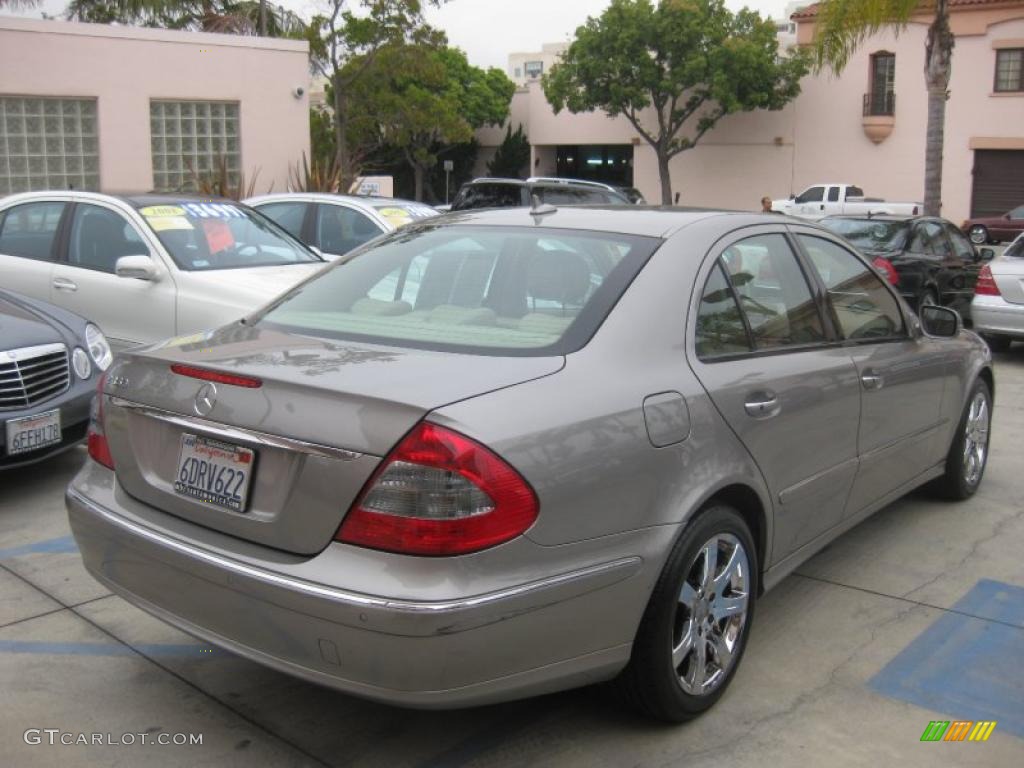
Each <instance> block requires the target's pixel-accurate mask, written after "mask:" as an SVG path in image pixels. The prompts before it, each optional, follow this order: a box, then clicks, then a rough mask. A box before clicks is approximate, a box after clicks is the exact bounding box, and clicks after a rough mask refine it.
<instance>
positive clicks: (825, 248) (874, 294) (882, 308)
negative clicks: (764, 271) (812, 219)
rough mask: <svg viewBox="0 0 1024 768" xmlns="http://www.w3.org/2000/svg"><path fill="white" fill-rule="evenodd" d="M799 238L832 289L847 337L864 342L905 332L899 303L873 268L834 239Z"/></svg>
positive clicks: (819, 272)
mask: <svg viewBox="0 0 1024 768" xmlns="http://www.w3.org/2000/svg"><path fill="white" fill-rule="evenodd" d="M799 237H800V242H801V244H802V245H803V247H804V249H805V250H806V251H807V255H808V256H809V257H810V259H811V263H812V264H813V265H814V269H815V270H816V271H817V272H818V275H820V277H821V280H822V282H823V283H824V284H825V287H826V289H827V290H828V297H829V301H830V303H831V305H832V309H833V312H834V313H835V319H836V321H837V322H838V323H839V328H840V330H841V331H842V333H843V336H845V337H846V338H847V339H852V340H857V341H860V340H873V339H885V338H892V337H896V336H902V335H903V315H902V313H901V312H900V308H899V304H898V303H897V302H896V299H895V298H893V295H892V294H891V293H889V290H888V289H887V288H886V287H885V285H884V284H883V283H882V280H881V278H880V277H879V276H878V275H877V274H875V272H874V271H873V270H871V269H868V267H867V266H865V264H864V262H862V261H861V260H860V259H858V258H857V257H856V256H854V255H853V254H852V253H850V252H849V251H847V250H846V249H845V248H841V247H839V246H838V245H836V244H835V243H833V242H832V241H830V240H825V239H823V238H820V237H812V236H810V235H799Z"/></svg>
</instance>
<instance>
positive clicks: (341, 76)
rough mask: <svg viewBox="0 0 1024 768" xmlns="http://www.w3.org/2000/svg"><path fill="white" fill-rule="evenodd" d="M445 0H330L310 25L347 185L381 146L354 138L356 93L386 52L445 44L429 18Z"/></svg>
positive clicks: (316, 66) (312, 46) (345, 186)
mask: <svg viewBox="0 0 1024 768" xmlns="http://www.w3.org/2000/svg"><path fill="white" fill-rule="evenodd" d="M443 2H445V0H327V10H326V12H325V13H321V14H317V15H316V16H314V17H313V18H312V20H311V21H310V24H309V26H308V27H307V39H308V40H309V44H310V58H311V61H312V64H313V67H314V69H315V70H316V71H318V72H320V73H321V74H322V75H323V76H324V77H326V78H327V79H328V80H329V81H330V84H331V94H332V97H333V98H332V107H333V111H334V135H335V150H336V152H337V164H338V166H339V167H340V168H341V174H342V188H343V189H348V187H349V186H351V184H352V182H353V181H355V179H356V177H357V176H359V175H360V172H361V166H362V163H363V161H364V160H365V159H366V156H367V154H368V153H369V152H371V151H372V150H373V149H374V147H375V146H376V145H375V144H374V143H373V142H371V143H369V144H356V143H354V142H353V141H352V140H351V139H350V137H349V132H350V125H351V122H352V119H353V111H352V107H351V101H350V94H351V93H352V91H353V90H355V89H356V88H357V87H358V86H359V84H360V82H361V81H362V80H363V78H364V77H365V76H366V75H367V73H368V71H369V70H370V68H371V67H372V66H373V65H374V63H375V62H376V60H377V57H378V56H379V55H380V52H381V51H382V50H384V49H387V48H392V47H394V46H404V45H428V46H429V45H439V44H441V43H442V42H443V40H444V35H443V34H442V33H440V32H438V31H437V30H435V29H433V28H432V27H431V26H430V25H428V24H427V23H426V21H424V18H423V7H424V4H425V3H429V4H431V5H440V4H441V3H443Z"/></svg>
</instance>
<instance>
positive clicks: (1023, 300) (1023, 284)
mask: <svg viewBox="0 0 1024 768" xmlns="http://www.w3.org/2000/svg"><path fill="white" fill-rule="evenodd" d="M990 269H991V270H992V277H993V278H994V279H995V281H996V286H998V288H999V293H1001V294H1002V296H1003V298H1004V299H1006V301H1008V302H1010V303H1011V304H1024V258H1016V259H1014V258H1003V259H998V260H996V261H993V262H991V263H990Z"/></svg>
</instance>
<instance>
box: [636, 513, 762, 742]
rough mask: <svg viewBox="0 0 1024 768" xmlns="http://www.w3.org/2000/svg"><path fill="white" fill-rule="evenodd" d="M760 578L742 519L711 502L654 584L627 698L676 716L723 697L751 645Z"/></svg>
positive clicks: (662, 715)
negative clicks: (745, 650)
mask: <svg viewBox="0 0 1024 768" xmlns="http://www.w3.org/2000/svg"><path fill="white" fill-rule="evenodd" d="M757 579H758V564H757V550H756V549H755V547H754V541H753V538H752V537H751V535H750V530H749V528H748V527H747V524H746V523H745V522H744V520H743V518H742V517H741V516H740V514H739V513H738V512H737V511H736V510H734V509H733V508H731V507H728V506H725V505H721V504H715V505H713V506H710V507H708V508H706V509H705V510H704V511H703V512H702V513H701V514H700V515H699V516H698V517H697V518H696V519H695V520H694V521H693V522H692V523H691V524H690V525H689V526H688V527H687V529H686V530H685V531H684V533H683V535H682V536H681V537H680V538H679V540H678V541H677V542H676V544H675V546H674V547H673V549H672V553H671V555H669V558H668V562H667V563H666V564H665V568H664V570H663V571H662V573H661V576H660V577H659V579H658V583H657V584H656V585H655V588H654V592H653V593H652V595H651V599H650V602H649V603H648V605H647V610H646V612H645V613H644V617H643V619H642V621H641V622H640V628H639V629H638V630H637V635H636V639H635V640H634V642H633V655H632V658H631V659H630V662H629V666H628V667H627V668H626V669H625V671H624V672H623V673H622V675H621V677H620V678H619V680H618V684H619V688H620V690H621V691H622V693H623V694H624V696H625V697H626V699H627V700H628V701H630V703H632V704H633V705H634V706H636V707H637V708H639V709H641V710H642V711H644V712H645V713H647V714H648V715H650V716H652V717H655V718H657V719H660V720H667V721H670V722H682V721H684V720H688V719H690V718H692V717H695V716H696V715H699V714H700V713H701V712H703V711H705V710H706V709H708V708H709V707H711V706H712V705H713V704H714V703H715V702H716V701H718V699H719V698H720V697H721V696H722V694H723V693H724V692H725V689H726V687H727V686H728V685H729V683H730V681H731V680H732V677H733V675H734V674H735V672H736V669H737V667H738V666H739V663H740V659H741V658H742V656H743V650H744V648H745V647H746V643H747V636H748V635H749V633H750V626H751V623H752V621H753V617H754V601H755V598H756V595H757Z"/></svg>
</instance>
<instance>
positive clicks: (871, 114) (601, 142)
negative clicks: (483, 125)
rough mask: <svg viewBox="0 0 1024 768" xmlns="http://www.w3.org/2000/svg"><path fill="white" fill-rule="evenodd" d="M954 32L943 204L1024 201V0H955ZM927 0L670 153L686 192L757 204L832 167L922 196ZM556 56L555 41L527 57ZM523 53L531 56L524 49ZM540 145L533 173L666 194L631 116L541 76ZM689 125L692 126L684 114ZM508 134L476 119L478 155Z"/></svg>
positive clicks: (532, 112)
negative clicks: (780, 100) (774, 104)
mask: <svg viewBox="0 0 1024 768" xmlns="http://www.w3.org/2000/svg"><path fill="white" fill-rule="evenodd" d="M950 5H951V10H952V28H953V32H954V34H955V35H956V49H955V51H954V56H953V78H952V82H951V83H950V88H949V90H950V100H949V102H948V105H947V112H946V140H945V155H944V169H943V214H944V215H945V216H946V217H947V218H950V219H952V220H953V221H956V222H958V223H959V222H960V221H961V220H962V219H964V218H966V217H968V216H969V215H974V214H989V213H1002V212H1004V211H1006V210H1008V209H1009V208H1011V207H1013V206H1014V205H1020V204H1021V203H1024V75H1022V66H1024V65H1022V59H1024V0H951V3H950ZM814 20H815V8H814V6H811V7H809V8H806V9H804V10H803V11H799V12H797V13H796V14H794V16H793V21H795V22H796V23H797V34H796V37H797V41H798V42H799V43H807V42H809V41H810V40H811V39H812V38H813V34H814ZM929 21H930V19H929V18H928V15H927V13H926V12H925V13H922V15H920V16H919V17H918V18H917V19H915V21H914V23H912V24H911V25H910V27H909V28H908V29H907V30H905V31H904V32H902V33H901V34H900V35H898V36H897V35H894V34H893V33H891V32H884V33H882V34H879V35H876V36H874V37H872V38H871V39H869V40H868V41H867V42H866V43H865V44H864V45H863V46H862V47H861V48H860V49H859V50H858V52H857V53H856V55H855V56H854V57H853V59H852V60H851V61H850V63H849V65H848V66H847V67H846V69H845V70H844V71H843V73H842V75H841V76H838V77H836V76H834V75H831V74H828V73H825V74H821V75H816V76H808V77H807V78H805V79H804V81H803V83H802V88H803V91H802V93H801V95H800V96H799V97H798V98H797V99H796V100H795V101H794V102H793V103H792V104H790V105H789V106H787V107H786V108H785V109H783V110H781V111H778V112H765V111H757V112H749V113H743V114H737V115H732V116H729V117H727V118H725V119H724V120H722V121H721V122H720V123H719V124H718V125H717V126H716V127H715V129H714V130H713V131H711V132H710V133H708V134H707V135H706V136H705V137H704V138H703V139H702V140H701V142H700V144H699V145H698V146H697V147H696V148H695V149H693V150H690V151H687V152H684V153H682V154H681V155H678V156H677V157H676V158H675V159H674V160H673V161H672V165H671V172H672V187H673V191H674V192H678V193H679V202H680V204H683V205H705V206H724V207H732V208H747V209H755V208H757V207H758V201H759V200H760V198H761V197H762V196H763V195H769V196H771V197H785V196H787V195H789V194H790V193H793V192H799V191H801V190H802V189H804V188H805V187H807V186H809V185H811V184H814V183H818V182H823V181H832V182H845V183H853V184H857V185H859V186H861V187H862V188H863V189H864V190H865V191H866V192H867V194H869V195H872V196H882V197H887V198H889V199H900V200H920V199H921V198H922V194H923V177H924V136H925V122H926V103H927V93H926V91H925V82H924V73H923V68H924V47H925V46H924V41H925V35H926V30H927V24H928V23H929ZM517 56H518V58H517V63H520V62H519V60H520V59H523V60H525V59H530V60H531V61H534V62H535V64H534V68H535V69H536V68H537V65H538V63H540V64H541V65H542V66H543V67H545V68H548V67H550V65H551V64H552V63H553V62H554V61H555V54H553V53H552V51H551V50H548V49H545V50H544V51H543V52H542V53H538V54H536V55H535V56H533V57H532V58H531V57H529V56H527V55H525V54H517ZM520 66H522V64H521V63H520ZM511 123H512V125H513V126H515V125H517V124H519V123H521V124H522V125H523V127H524V130H525V131H526V133H527V135H528V137H529V139H530V143H531V145H532V156H531V162H530V166H531V167H530V173H531V175H536V176H541V175H561V176H578V177H584V178H600V179H605V180H609V181H613V182H616V183H621V184H632V185H633V186H636V187H637V188H638V189H639V190H640V191H641V192H642V193H643V194H644V196H645V197H647V199H648V200H651V201H658V200H659V199H660V186H659V182H658V172H657V164H656V161H655V156H654V152H653V150H651V149H650V147H649V146H648V145H647V144H646V143H643V142H642V141H641V139H640V138H639V136H638V135H637V134H636V131H634V130H633V128H632V126H630V125H629V123H628V122H627V121H626V120H625V119H624V118H618V119H613V118H609V117H608V116H607V115H604V114H601V113H591V114H580V115H572V114H570V113H569V112H562V113H561V114H558V115H555V114H554V113H553V112H552V110H551V108H550V106H549V105H548V104H547V101H546V99H545V98H544V93H543V91H542V90H541V87H540V83H539V81H538V80H537V79H536V78H531V79H530V80H528V81H525V83H524V85H523V87H521V88H520V89H519V90H518V91H517V93H516V95H515V98H514V100H513V103H512V116H511ZM684 130H685V128H684ZM503 136H504V128H502V129H485V130H482V131H480V132H479V133H478V139H479V141H480V143H481V145H482V151H481V153H480V168H479V169H478V170H483V167H484V163H485V162H486V161H487V160H488V159H489V158H490V156H491V155H492V154H493V148H494V147H496V146H497V145H498V144H499V143H500V141H501V139H502V138H503Z"/></svg>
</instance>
